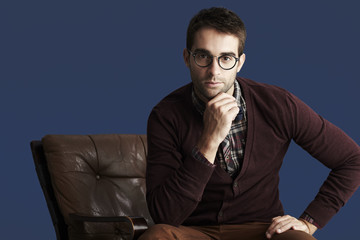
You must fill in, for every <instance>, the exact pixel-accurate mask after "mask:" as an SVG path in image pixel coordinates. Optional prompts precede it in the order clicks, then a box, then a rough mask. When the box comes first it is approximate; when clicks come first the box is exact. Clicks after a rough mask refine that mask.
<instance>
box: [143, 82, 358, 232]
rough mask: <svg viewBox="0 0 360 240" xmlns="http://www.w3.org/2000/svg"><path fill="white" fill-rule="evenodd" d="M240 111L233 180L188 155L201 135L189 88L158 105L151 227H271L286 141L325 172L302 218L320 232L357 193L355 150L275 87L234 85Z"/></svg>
mask: <svg viewBox="0 0 360 240" xmlns="http://www.w3.org/2000/svg"><path fill="white" fill-rule="evenodd" d="M237 80H238V81H239V83H240V85H241V88H242V91H243V93H244V98H245V101H246V105H247V119H248V132H247V141H246V147H245V156H244V161H243V165H242V169H241V172H240V173H239V175H238V176H237V178H236V179H232V178H231V177H230V176H229V174H228V173H226V172H225V171H224V170H223V169H222V168H221V167H220V166H219V165H217V164H216V161H215V165H211V164H205V163H203V162H201V161H198V160H196V159H195V158H194V157H193V154H192V151H193V149H194V147H195V145H196V144H197V142H198V139H199V137H200V135H201V131H202V128H203V124H202V116H201V115H200V114H199V113H198V112H197V111H196V109H195V108H194V106H193V104H192V101H191V91H192V84H191V83H190V84H188V85H186V86H184V87H182V88H180V89H178V90H176V91H174V92H173V93H171V94H170V95H168V96H167V97H165V98H164V99H163V100H162V101H161V102H160V103H159V104H158V105H156V106H155V107H154V109H153V110H152V112H151V114H150V117H149V120H148V129H147V136H148V147H149V149H148V160H147V181H146V182H147V203H148V207H149V211H150V213H151V216H152V218H153V220H154V221H155V223H165V224H171V225H175V226H178V225H180V224H183V225H214V224H241V223H244V222H254V221H256V222H271V219H272V218H273V217H275V216H279V215H283V214H284V211H283V207H282V204H281V202H280V200H279V190H278V184H279V170H280V167H281V164H282V161H283V158H284V156H285V153H286V151H287V149H288V146H289V144H290V142H291V140H294V141H295V142H296V143H297V144H298V145H300V146H301V147H302V148H303V149H305V150H306V151H307V152H309V153H310V154H311V155H312V156H313V157H315V158H316V159H318V160H319V161H320V162H322V163H323V164H324V165H325V166H327V167H328V168H330V169H331V172H330V174H329V177H328V178H327V179H326V181H325V182H324V184H323V185H322V187H321V189H320V191H319V193H318V194H317V195H316V197H315V199H314V200H313V201H312V202H311V203H310V204H309V206H308V207H307V208H306V210H305V211H304V212H305V213H307V214H308V215H310V216H311V217H312V218H314V220H315V222H316V223H317V224H318V225H319V226H320V227H323V226H324V225H325V224H326V223H327V222H328V221H329V220H330V218H331V217H332V216H333V215H334V214H335V213H336V212H338V210H339V209H340V208H341V207H342V206H343V205H344V204H345V202H346V201H347V200H348V199H349V198H350V197H351V195H352V194H353V193H354V192H355V191H356V189H357V188H358V187H359V185H360V147H359V146H358V145H357V144H356V143H355V142H354V141H353V140H352V139H351V138H350V137H348V136H347V135H346V134H345V133H344V132H343V131H341V130H340V129H339V128H337V127H336V126H334V125H333V124H331V123H330V122H328V121H327V120H325V119H323V118H322V117H321V116H319V115H318V114H316V113H315V112H314V111H313V110H312V109H311V108H309V107H308V106H307V105H306V104H304V103H303V102H302V101H300V100H299V99H298V98H296V97H295V96H294V95H292V94H291V93H289V92H287V91H286V90H284V89H281V88H279V87H275V86H271V85H267V84H262V83H257V82H254V81H251V80H249V79H244V78H237Z"/></svg>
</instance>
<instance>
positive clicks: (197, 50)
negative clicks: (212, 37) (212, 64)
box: [194, 48, 236, 56]
mask: <svg viewBox="0 0 360 240" xmlns="http://www.w3.org/2000/svg"><path fill="white" fill-rule="evenodd" d="M199 52H200V53H206V54H209V55H212V56H214V54H212V53H211V52H210V51H209V50H206V49H203V48H196V49H195V50H194V53H199ZM223 55H232V56H236V53H234V52H222V53H220V54H219V56H223Z"/></svg>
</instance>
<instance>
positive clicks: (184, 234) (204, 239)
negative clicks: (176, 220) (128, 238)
mask: <svg viewBox="0 0 360 240" xmlns="http://www.w3.org/2000/svg"><path fill="white" fill-rule="evenodd" d="M178 239H184V240H186V239H187V240H193V239H198V240H211V239H212V238H211V237H209V236H208V235H206V234H204V233H202V232H201V231H198V230H196V229H193V228H191V227H186V226H179V227H174V226H171V225H167V224H156V225H154V226H151V227H150V228H149V229H148V230H146V231H145V233H144V234H142V235H141V236H140V238H139V240H178Z"/></svg>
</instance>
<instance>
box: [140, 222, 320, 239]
mask: <svg viewBox="0 0 360 240" xmlns="http://www.w3.org/2000/svg"><path fill="white" fill-rule="evenodd" d="M269 226H270V224H268V223H247V224H240V225H219V226H179V227H174V226H170V225H166V224H157V225H154V226H152V227H150V228H149V229H148V230H147V231H146V232H145V233H144V234H143V235H141V237H140V238H139V240H166V239H169V240H182V239H184V240H187V239H196V240H198V239H199V240H267V238H266V236H265V232H266V230H267V229H268V227H269ZM314 239H315V238H314V237H313V236H311V235H309V234H307V233H305V232H301V231H295V230H289V231H286V232H284V233H281V234H275V235H274V236H273V237H272V238H271V240H314ZM315 240H316V239H315Z"/></svg>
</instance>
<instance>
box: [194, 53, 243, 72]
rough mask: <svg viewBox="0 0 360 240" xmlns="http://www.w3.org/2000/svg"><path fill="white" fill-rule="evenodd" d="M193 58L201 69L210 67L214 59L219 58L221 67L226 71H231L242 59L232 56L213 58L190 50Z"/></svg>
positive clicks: (207, 54) (225, 55)
mask: <svg viewBox="0 0 360 240" xmlns="http://www.w3.org/2000/svg"><path fill="white" fill-rule="evenodd" d="M188 51H189V53H190V55H191V56H193V57H194V61H195V63H196V65H198V66H199V67H208V66H210V65H211V64H212V62H213V59H214V57H216V58H217V61H218V64H219V66H220V67H221V68H222V69H224V70H230V69H232V68H233V67H235V65H236V63H237V62H238V61H239V59H240V58H237V57H235V56H233V55H231V54H224V55H221V56H219V57H218V56H213V55H211V54H209V53H207V52H202V51H199V52H195V53H193V52H191V51H190V50H189V49H188Z"/></svg>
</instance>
